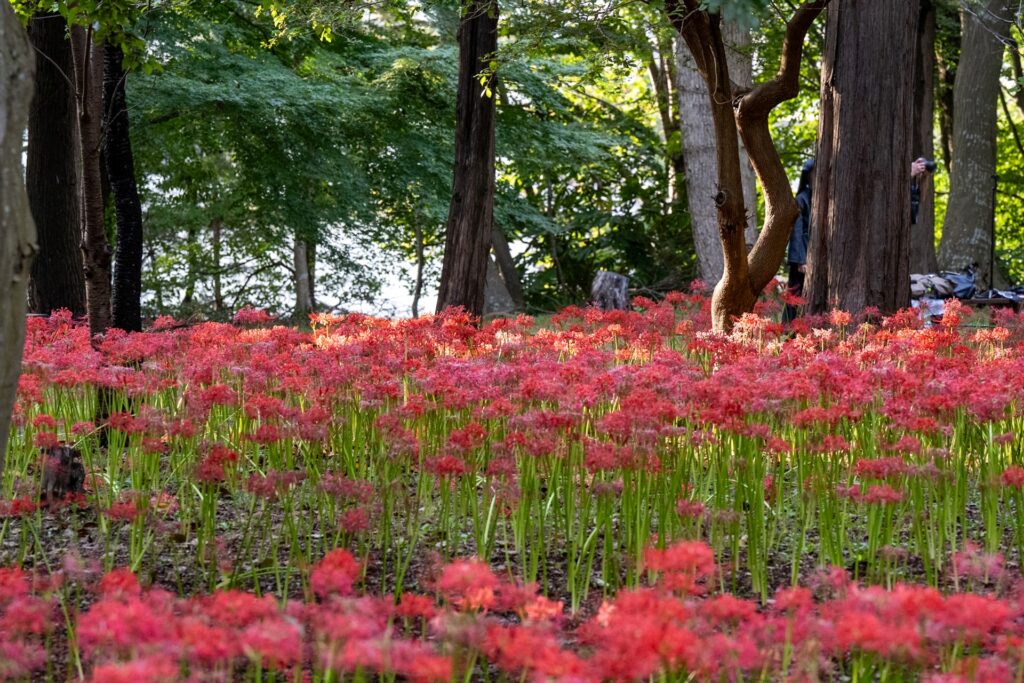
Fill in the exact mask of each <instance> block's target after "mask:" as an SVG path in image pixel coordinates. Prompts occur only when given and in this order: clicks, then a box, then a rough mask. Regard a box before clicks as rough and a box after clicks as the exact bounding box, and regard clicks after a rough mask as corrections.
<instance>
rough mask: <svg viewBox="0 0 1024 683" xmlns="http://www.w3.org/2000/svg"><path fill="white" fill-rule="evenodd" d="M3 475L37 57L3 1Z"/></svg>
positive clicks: (26, 269)
mask: <svg viewBox="0 0 1024 683" xmlns="http://www.w3.org/2000/svg"><path fill="white" fill-rule="evenodd" d="M0 5H2V6H0V84H2V87H0V206H3V209H4V210H3V211H0V476H2V475H3V469H4V459H5V456H6V450H7V436H8V434H9V430H10V420H11V410H12V409H13V407H14V399H15V394H16V393H17V389H18V375H19V373H20V372H21V356H22V348H23V347H24V345H25V308H26V302H27V296H26V293H27V288H28V281H29V277H30V273H31V262H32V256H33V254H34V253H35V247H36V232H35V226H34V224H33V222H32V212H31V209H30V208H29V202H28V193H27V192H26V190H25V183H24V180H23V179H22V166H21V153H22V136H23V135H24V133H25V127H26V125H27V124H28V108H29V100H30V98H31V97H32V89H33V85H32V77H33V71H34V68H35V59H34V58H33V56H32V49H31V47H30V45H29V40H28V36H26V35H25V30H24V29H23V28H22V27H21V24H20V23H19V22H18V18H17V17H16V16H15V14H14V10H13V9H12V8H11V5H10V4H9V3H6V2H4V3H0Z"/></svg>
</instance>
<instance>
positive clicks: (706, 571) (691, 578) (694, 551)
mask: <svg viewBox="0 0 1024 683" xmlns="http://www.w3.org/2000/svg"><path fill="white" fill-rule="evenodd" d="M644 563H645V564H646V566H647V567H648V568H649V569H652V570H654V571H657V572H661V573H662V576H661V577H660V578H659V583H660V585H662V586H664V587H665V588H667V589H669V590H673V591H682V592H688V593H693V592H698V591H699V590H700V587H699V585H698V583H699V582H700V581H701V580H703V579H705V578H707V577H708V576H710V575H711V574H712V573H713V572H714V570H715V557H714V554H713V553H712V551H711V548H709V547H708V546H707V545H705V544H704V543H701V542H699V541H681V542H679V543H676V544H675V545H672V546H669V547H668V548H666V549H665V550H657V549H653V548H652V549H649V550H647V552H645V553H644Z"/></svg>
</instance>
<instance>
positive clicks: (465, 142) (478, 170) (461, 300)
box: [437, 0, 498, 318]
mask: <svg viewBox="0 0 1024 683" xmlns="http://www.w3.org/2000/svg"><path fill="white" fill-rule="evenodd" d="M497 48H498V2H497V0H472V1H471V2H469V3H468V4H467V5H466V8H465V10H464V13H463V15H462V20H461V22H460V24H459V86H458V94H457V96H456V104H455V119H456V120H455V172H454V180H453V183H452V201H451V206H450V207H449V210H448V225H447V228H446V230H445V238H444V259H443V261H442V265H441V285H440V288H439V289H438V293H437V311H438V313H440V312H441V311H443V310H444V309H445V308H447V307H449V306H461V307H462V308H464V309H465V310H466V311H467V312H469V313H470V314H472V315H474V316H476V317H478V318H479V317H480V316H481V315H483V311H484V288H485V287H486V282H487V261H488V253H489V252H490V248H491V230H492V226H493V222H494V216H493V214H494V117H495V98H494V95H493V93H492V92H487V91H489V90H490V88H491V85H490V84H489V81H485V82H484V83H483V84H481V82H480V74H481V73H483V72H486V71H488V63H489V60H490V57H491V55H493V54H494V52H495V50H497Z"/></svg>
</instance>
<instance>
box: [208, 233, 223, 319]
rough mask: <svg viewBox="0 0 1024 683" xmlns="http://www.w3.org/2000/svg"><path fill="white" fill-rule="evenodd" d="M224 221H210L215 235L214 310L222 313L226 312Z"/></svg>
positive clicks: (213, 239)
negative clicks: (222, 263)
mask: <svg viewBox="0 0 1024 683" xmlns="http://www.w3.org/2000/svg"><path fill="white" fill-rule="evenodd" d="M223 225H224V221H223V220H221V219H220V218H214V219H213V220H212V221H210V231H211V232H212V233H213V238H212V241H213V310H214V311H217V312H218V313H220V312H221V311H223V310H224V286H223V284H222V281H221V272H220V252H221V236H220V233H221V229H222V228H223Z"/></svg>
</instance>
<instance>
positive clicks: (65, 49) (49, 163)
mask: <svg viewBox="0 0 1024 683" xmlns="http://www.w3.org/2000/svg"><path fill="white" fill-rule="evenodd" d="M66 31H67V24H66V23H65V21H64V19H63V18H62V17H61V16H60V15H59V14H37V15H36V16H34V17H32V21H31V23H30V24H29V37H30V39H31V41H32V46H33V48H34V49H35V50H36V53H37V54H36V60H35V62H36V65H35V66H36V80H35V92H34V94H33V96H32V105H31V107H30V108H29V116H28V157H27V164H26V169H25V181H26V185H27V189H28V201H29V205H30V206H31V207H32V217H33V219H34V220H35V224H36V232H37V235H38V239H39V253H38V254H36V257H35V260H34V261H33V262H32V279H31V280H30V281H29V302H30V306H31V308H32V311H33V312H35V313H50V312H51V311H55V310H57V309H59V308H66V309H68V310H70V311H71V312H72V313H74V314H75V315H84V314H85V276H84V274H83V272H82V248H81V245H80V241H81V238H80V236H79V219H78V168H77V159H76V150H77V148H78V140H77V138H76V135H75V132H76V129H77V123H76V118H75V96H74V90H73V83H72V81H71V79H73V78H74V77H75V75H74V69H73V67H72V60H71V43H70V41H68V39H67V36H66V35H65V34H66Z"/></svg>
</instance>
